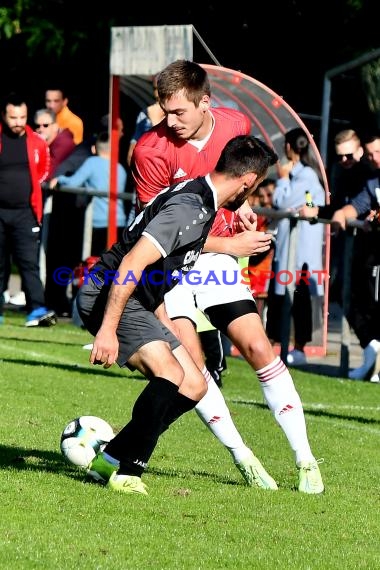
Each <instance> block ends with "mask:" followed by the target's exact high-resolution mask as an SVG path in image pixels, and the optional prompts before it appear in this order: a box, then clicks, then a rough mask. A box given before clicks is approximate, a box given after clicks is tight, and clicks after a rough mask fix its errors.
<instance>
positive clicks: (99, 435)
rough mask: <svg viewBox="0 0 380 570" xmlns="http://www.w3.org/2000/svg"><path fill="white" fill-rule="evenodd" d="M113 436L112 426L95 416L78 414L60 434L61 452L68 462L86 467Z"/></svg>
mask: <svg viewBox="0 0 380 570" xmlns="http://www.w3.org/2000/svg"><path fill="white" fill-rule="evenodd" d="M114 436H115V434H114V432H113V429H112V427H111V426H110V425H109V424H108V423H107V422H106V421H105V420H102V419H101V418H98V417H96V416H80V417H79V418H75V419H74V420H72V421H71V422H70V423H68V424H67V426H66V427H65V429H64V430H63V432H62V435H61V452H62V454H63V456H64V458H65V459H66V461H68V462H69V463H71V464H72V465H75V466H76V467H82V468H83V469H86V468H87V467H88V466H89V464H90V463H91V461H92V460H93V459H94V457H95V455H96V454H97V453H98V452H99V451H102V449H103V448H104V447H105V446H106V444H107V443H108V442H109V441H111V439H112V438H113V437H114Z"/></svg>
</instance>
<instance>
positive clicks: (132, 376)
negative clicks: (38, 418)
mask: <svg viewBox="0 0 380 570" xmlns="http://www.w3.org/2000/svg"><path fill="white" fill-rule="evenodd" d="M1 362H9V363H10V364H18V365H19V366H37V367H39V368H40V367H41V366H43V367H44V368H53V369H56V370H72V371H78V369H80V372H81V374H89V375H91V376H93V375H94V374H96V375H97V376H99V375H100V376H108V377H109V376H115V377H117V378H121V377H123V378H125V379H126V380H145V381H146V378H145V377H144V376H143V375H142V374H140V373H139V372H130V373H129V374H127V373H126V372H127V371H123V370H122V369H119V370H120V372H118V371H117V369H115V371H111V370H105V369H104V368H103V367H102V366H94V368H85V365H83V364H62V363H60V362H47V361H44V362H41V361H38V360H28V359H26V358H17V359H15V358H1ZM89 366H91V365H89Z"/></svg>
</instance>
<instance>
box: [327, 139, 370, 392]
mask: <svg viewBox="0 0 380 570" xmlns="http://www.w3.org/2000/svg"><path fill="white" fill-rule="evenodd" d="M363 142H364V156H365V158H366V159H367V160H368V162H369V164H370V167H371V170H369V171H368V172H367V176H366V179H365V181H364V183H363V184H362V189H361V192H359V193H358V194H357V195H356V196H354V197H353V198H352V199H351V200H350V202H349V203H348V204H346V205H345V206H343V208H341V209H339V210H337V211H336V212H335V213H334V215H333V217H332V219H333V221H335V222H336V223H338V224H339V225H340V226H341V228H343V229H345V228H346V221H347V220H349V219H356V218H362V219H363V218H365V219H366V220H368V222H369V223H370V224H371V225H370V229H371V231H358V233H357V235H356V237H355V244H354V252H353V264H352V268H351V297H350V324H351V325H352V327H353V329H354V331H355V334H356V335H357V337H358V339H359V342H360V346H361V347H362V348H363V363H362V364H361V366H359V367H358V368H355V369H353V370H351V371H350V372H349V378H351V379H352V380H370V381H371V382H379V372H380V328H379V321H380V287H379V283H380V224H379V217H378V216H379V211H380V131H379V132H374V133H370V134H368V135H367V136H365V137H364V138H363Z"/></svg>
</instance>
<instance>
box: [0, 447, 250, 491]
mask: <svg viewBox="0 0 380 570" xmlns="http://www.w3.org/2000/svg"><path fill="white" fill-rule="evenodd" d="M7 468H12V469H17V470H19V471H44V472H47V473H55V474H57V475H65V476H66V477H69V478H71V479H75V480H80V481H84V482H86V483H89V484H97V485H99V483H95V482H94V480H93V479H91V477H89V476H88V475H87V474H86V472H85V471H84V470H82V469H80V468H79V467H78V468H77V467H75V466H74V465H70V464H69V463H67V462H66V461H65V459H64V458H63V456H62V455H61V454H60V453H58V452H56V451H42V450H40V449H26V448H25V447H11V446H6V445H0V469H7ZM146 472H147V473H148V474H150V475H155V476H158V477H166V478H168V479H178V481H179V482H180V481H181V480H183V479H186V478H188V477H189V476H191V477H200V478H202V479H208V480H210V481H213V482H215V483H221V484H223V485H233V486H236V485H243V486H245V485H244V482H243V481H241V482H238V481H232V480H231V479H228V478H227V477H224V476H222V475H217V474H215V473H208V472H206V471H196V470H195V469H189V470H185V471H184V470H182V471H181V470H180V469H177V468H176V469H159V468H157V467H153V468H148V469H147V471H146Z"/></svg>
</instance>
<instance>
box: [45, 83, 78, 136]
mask: <svg viewBox="0 0 380 570" xmlns="http://www.w3.org/2000/svg"><path fill="white" fill-rule="evenodd" d="M68 102H69V100H68V98H67V96H66V93H65V92H64V90H63V89H62V88H58V89H48V90H47V91H46V92H45V105H46V107H47V109H51V110H52V111H53V112H54V113H55V115H56V118H57V123H58V125H59V127H60V128H61V129H69V130H70V131H71V132H72V133H73V136H74V142H75V144H79V143H81V142H82V141H83V131H84V128H83V121H82V119H81V118H80V117H78V115H75V114H74V113H73V112H72V111H71V110H70V109H69V107H68Z"/></svg>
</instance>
